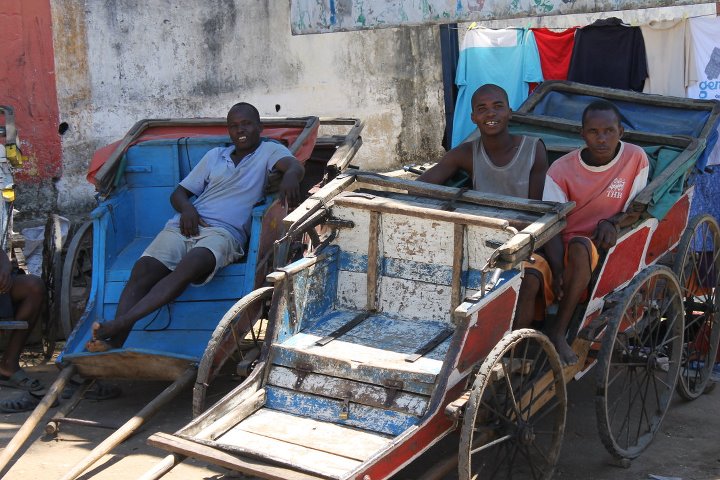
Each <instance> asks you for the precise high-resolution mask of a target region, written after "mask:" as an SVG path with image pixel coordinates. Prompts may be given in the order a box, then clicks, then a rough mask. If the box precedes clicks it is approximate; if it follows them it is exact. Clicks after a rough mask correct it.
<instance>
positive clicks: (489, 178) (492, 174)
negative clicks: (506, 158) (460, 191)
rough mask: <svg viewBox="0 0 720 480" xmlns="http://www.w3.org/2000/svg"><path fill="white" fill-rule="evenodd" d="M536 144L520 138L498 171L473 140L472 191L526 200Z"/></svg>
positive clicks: (477, 142) (480, 143) (532, 138)
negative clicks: (508, 158)
mask: <svg viewBox="0 0 720 480" xmlns="http://www.w3.org/2000/svg"><path fill="white" fill-rule="evenodd" d="M538 140H539V138H537V137H528V136H525V135H523V136H522V139H521V140H520V146H519V147H518V149H517V152H515V155H514V156H513V158H512V160H510V162H508V164H507V165H505V166H504V167H498V166H497V165H495V164H494V163H493V162H492V161H491V160H490V158H489V157H488V156H487V153H486V152H485V148H484V147H483V145H482V142H481V141H480V139H479V138H478V139H476V140H473V143H472V148H473V189H474V190H477V191H479V192H486V193H496V194H499V195H511V196H513V197H522V198H528V191H529V188H530V170H532V167H533V164H534V163H535V149H536V148H537V142H538Z"/></svg>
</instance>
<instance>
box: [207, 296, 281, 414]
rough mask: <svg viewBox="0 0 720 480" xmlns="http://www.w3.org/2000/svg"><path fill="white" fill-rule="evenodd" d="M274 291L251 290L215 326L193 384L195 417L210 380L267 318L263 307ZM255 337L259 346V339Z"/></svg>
mask: <svg viewBox="0 0 720 480" xmlns="http://www.w3.org/2000/svg"><path fill="white" fill-rule="evenodd" d="M273 291H274V288H273V287H261V288H258V289H256V290H253V291H252V292H250V293H248V294H247V295H245V296H244V297H243V298H241V299H240V300H238V301H237V302H236V303H235V305H233V306H232V307H231V308H230V309H229V310H228V311H227V312H226V313H225V315H223V317H222V319H221V320H220V323H218V325H217V327H215V330H214V331H213V334H212V336H211V337H210V341H209V342H208V345H207V347H205V352H204V353H203V356H202V359H201V360H200V364H199V365H198V373H197V379H196V381H195V386H194V387H193V416H195V417H197V416H198V415H200V414H201V413H202V412H203V411H204V410H205V394H206V391H207V387H208V385H209V382H210V381H211V380H212V379H213V378H214V377H215V375H216V374H217V372H218V371H219V370H220V369H221V368H222V366H223V365H224V364H225V362H226V361H227V360H228V358H230V357H231V356H232V355H233V354H235V353H236V352H238V351H239V350H240V348H241V343H242V340H243V339H244V338H245V336H246V335H247V333H248V332H252V331H253V328H254V327H255V325H256V323H257V321H262V320H264V319H267V315H265V313H266V312H265V309H264V308H263V306H264V304H265V303H266V302H267V300H269V299H270V298H271V297H272V294H273ZM265 321H266V320H265ZM253 339H254V342H255V343H256V344H258V345H256V346H258V347H259V339H258V338H256V337H254V338H253Z"/></svg>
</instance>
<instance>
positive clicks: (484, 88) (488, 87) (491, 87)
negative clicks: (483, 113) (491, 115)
mask: <svg viewBox="0 0 720 480" xmlns="http://www.w3.org/2000/svg"><path fill="white" fill-rule="evenodd" d="M485 92H497V93H499V94H501V95H502V96H503V98H504V99H505V103H507V104H508V106H510V99H509V98H508V94H507V92H506V91H505V89H504V88H502V87H501V86H499V85H495V84H494V83H486V84H485V85H481V86H480V87H478V89H477V90H475V92H474V93H473V94H472V97H471V98H470V102H472V103H475V96H476V95H479V94H481V93H485Z"/></svg>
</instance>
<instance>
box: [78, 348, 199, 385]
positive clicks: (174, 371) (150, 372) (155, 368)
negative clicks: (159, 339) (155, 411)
mask: <svg viewBox="0 0 720 480" xmlns="http://www.w3.org/2000/svg"><path fill="white" fill-rule="evenodd" d="M64 358H65V360H67V361H70V362H71V363H72V364H73V365H75V366H76V367H77V369H78V373H79V374H80V375H82V376H83V377H87V378H130V379H135V380H167V381H173V380H176V379H177V378H178V377H179V376H180V375H181V374H182V373H183V372H184V371H185V370H186V369H187V368H188V366H189V365H190V364H191V363H192V362H193V360H190V359H187V358H173V357H170V356H165V355H161V354H160V352H156V354H152V353H143V352H133V351H127V350H123V351H110V352H104V353H100V354H90V353H87V352H86V353H84V354H74V355H65V357H64Z"/></svg>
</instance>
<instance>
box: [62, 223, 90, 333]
mask: <svg viewBox="0 0 720 480" xmlns="http://www.w3.org/2000/svg"><path fill="white" fill-rule="evenodd" d="M92 263H93V226H92V222H86V223H83V224H82V225H81V226H80V228H79V229H78V230H77V232H75V235H73V238H72V240H71V241H70V245H69V247H68V249H67V254H66V255H65V262H64V264H63V269H62V279H63V281H62V282H61V289H60V302H59V304H60V324H61V325H62V329H63V333H64V334H65V338H68V337H69V336H70V334H71V333H72V331H73V330H74V329H75V326H76V325H77V323H78V321H79V320H80V318H81V317H82V314H83V312H84V311H85V307H86V306H87V302H88V299H89V298H90V289H91V288H92V267H93V265H92Z"/></svg>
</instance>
